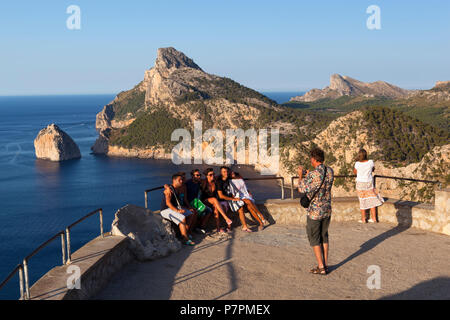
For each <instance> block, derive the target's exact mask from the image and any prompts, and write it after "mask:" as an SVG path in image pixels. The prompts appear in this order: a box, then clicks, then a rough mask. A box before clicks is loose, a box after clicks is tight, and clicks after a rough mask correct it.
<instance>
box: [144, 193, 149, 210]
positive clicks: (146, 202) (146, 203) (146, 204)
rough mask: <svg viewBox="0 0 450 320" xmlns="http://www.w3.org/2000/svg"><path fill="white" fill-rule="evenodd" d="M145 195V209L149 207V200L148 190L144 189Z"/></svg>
mask: <svg viewBox="0 0 450 320" xmlns="http://www.w3.org/2000/svg"><path fill="white" fill-rule="evenodd" d="M144 195H145V209H148V208H147V206H148V201H147V191H144Z"/></svg>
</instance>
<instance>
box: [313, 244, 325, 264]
mask: <svg viewBox="0 0 450 320" xmlns="http://www.w3.org/2000/svg"><path fill="white" fill-rule="evenodd" d="M313 251H314V255H315V256H316V260H317V265H318V266H319V268H323V267H324V265H323V259H322V246H321V245H318V246H313Z"/></svg>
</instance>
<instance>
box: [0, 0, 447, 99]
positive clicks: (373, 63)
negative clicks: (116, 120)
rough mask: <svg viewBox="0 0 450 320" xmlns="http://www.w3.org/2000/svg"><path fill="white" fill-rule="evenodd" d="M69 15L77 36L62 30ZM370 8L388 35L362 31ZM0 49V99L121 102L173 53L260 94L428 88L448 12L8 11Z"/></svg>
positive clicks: (259, 7) (159, 4)
mask: <svg viewBox="0 0 450 320" xmlns="http://www.w3.org/2000/svg"><path fill="white" fill-rule="evenodd" d="M71 4H76V5H78V6H80V8H81V30H68V29H67V28H66V20H67V18H68V17H69V14H67V13H66V8H67V7H68V6H69V5H71ZM372 4H375V5H378V6H379V7H380V9H381V30H368V29H367V28H366V20H367V18H368V16H369V14H367V13H366V8H367V7H368V6H369V5H372ZM0 41H1V42H0V43H1V45H0V95H21V94H65V93H116V92H119V91H121V90H124V89H128V88H131V87H132V86H134V85H135V84H136V83H138V82H139V81H141V80H142V79H143V76H144V71H145V70H146V69H148V68H150V67H152V66H153V64H154V60H155V57H156V50H157V48H159V47H167V46H173V47H175V48H176V49H178V50H181V51H183V52H184V53H185V54H186V55H188V56H189V57H191V58H192V59H194V61H195V62H196V63H197V64H199V65H200V66H201V67H202V68H203V70H205V71H206V72H209V73H213V74H217V75H221V76H227V77H230V78H232V79H234V80H236V81H238V82H240V83H242V84H244V85H246V86H249V87H251V88H254V89H257V90H261V91H302V90H306V89H310V88H313V87H319V88H321V87H324V86H326V85H328V81H329V76H330V75H331V74H333V73H339V74H342V75H349V76H351V77H354V78H357V79H360V80H362V81H376V80H385V81H388V82H391V83H393V84H395V85H398V86H401V87H405V88H430V87H432V86H433V85H434V82H435V81H436V80H450V1H447V0H439V1H437V0H428V1H420V2H419V1H411V0H410V1H401V0H389V1H378V0H370V1H364V0H358V1H356V0H355V1H344V0H342V1H334V0H333V1H308V2H306V1H300V0H297V1H263V0H257V1H253V0H248V1H245V0H239V1H235V0H227V1H223V0H205V1H204V0H190V1H187V0H180V1H175V0H163V1H156V0H146V1H132V0H129V1H103V0H72V1H64V0H53V1H46V0H42V1H34V0H33V1H32V0H30V1H22V0H15V1H2V2H1V4H0Z"/></svg>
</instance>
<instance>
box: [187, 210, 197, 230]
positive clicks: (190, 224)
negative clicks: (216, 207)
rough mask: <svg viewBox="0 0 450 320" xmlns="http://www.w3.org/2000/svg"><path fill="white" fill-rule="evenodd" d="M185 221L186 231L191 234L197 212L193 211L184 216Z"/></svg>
mask: <svg viewBox="0 0 450 320" xmlns="http://www.w3.org/2000/svg"><path fill="white" fill-rule="evenodd" d="M186 221H187V232H188V233H190V234H192V230H194V225H195V223H196V222H197V214H196V213H193V214H191V215H189V216H188V217H187V218H186Z"/></svg>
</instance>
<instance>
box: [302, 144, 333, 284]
mask: <svg viewBox="0 0 450 320" xmlns="http://www.w3.org/2000/svg"><path fill="white" fill-rule="evenodd" d="M324 160H325V154H324V152H323V151H322V150H321V149H319V148H314V149H313V150H311V158H310V161H311V165H312V166H313V167H314V170H312V171H306V175H305V174H304V170H303V167H302V166H299V167H298V177H299V183H298V191H299V192H300V193H303V194H306V196H307V197H308V198H309V199H310V200H311V198H312V200H311V202H310V205H309V207H308V208H307V209H306V212H307V217H306V234H307V235H308V240H309V243H310V245H311V247H312V248H313V251H314V254H315V256H316V260H317V263H318V266H317V267H315V268H313V269H311V271H310V272H311V273H313V274H321V275H326V274H327V273H328V248H329V246H328V227H329V225H330V220H331V188H332V186H333V180H334V172H333V169H331V168H330V167H325V166H324V164H323V161H324ZM325 172H326V173H325ZM322 181H323V183H322ZM321 185H322V187H321ZM313 195H315V196H314V197H313Z"/></svg>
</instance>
